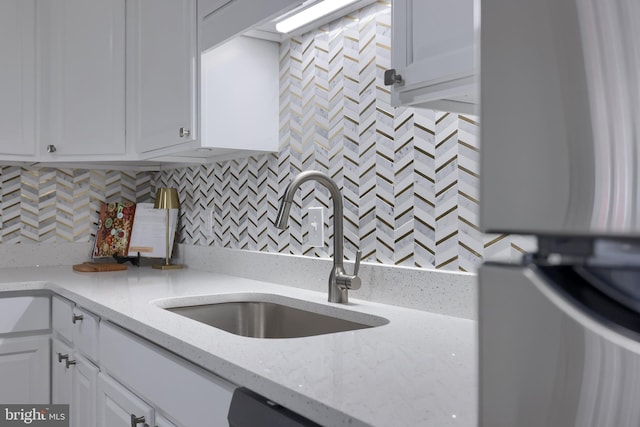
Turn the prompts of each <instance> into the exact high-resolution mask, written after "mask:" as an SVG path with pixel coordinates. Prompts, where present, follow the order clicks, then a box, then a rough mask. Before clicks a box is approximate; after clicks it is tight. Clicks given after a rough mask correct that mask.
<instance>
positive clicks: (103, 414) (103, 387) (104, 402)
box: [97, 373, 153, 427]
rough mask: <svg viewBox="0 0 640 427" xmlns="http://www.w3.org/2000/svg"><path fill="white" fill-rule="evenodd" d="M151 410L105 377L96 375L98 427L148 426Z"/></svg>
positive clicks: (150, 421)
mask: <svg viewBox="0 0 640 427" xmlns="http://www.w3.org/2000/svg"><path fill="white" fill-rule="evenodd" d="M152 423H153V408H151V406H149V405H147V404H146V403H145V402H144V401H143V400H142V399H140V398H139V397H137V396H136V395H134V394H133V393H131V392H130V391H129V390H127V389H126V388H124V387H123V386H122V385H120V384H118V383H117V382H116V381H114V380H113V379H111V378H109V377H108V376H107V375H105V374H103V373H100V374H99V375H98V423H97V426H98V427H132V426H136V425H139V426H150V425H152Z"/></svg>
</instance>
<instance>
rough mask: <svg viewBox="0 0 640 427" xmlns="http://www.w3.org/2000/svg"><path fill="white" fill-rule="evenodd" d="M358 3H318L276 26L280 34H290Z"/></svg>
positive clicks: (333, 0)
mask: <svg viewBox="0 0 640 427" xmlns="http://www.w3.org/2000/svg"><path fill="white" fill-rule="evenodd" d="M356 1H357V0H323V1H321V2H320V3H316V4H314V5H313V6H311V7H308V8H306V9H304V10H302V11H300V12H298V13H296V14H295V15H291V16H290V17H288V18H287V19H285V20H283V21H280V22H278V23H277V24H276V30H277V31H278V32H280V33H289V32H291V31H293V30H295V29H296V28H300V27H302V26H303V25H307V24H308V23H310V22H313V21H315V20H316V19H318V18H322V17H323V16H325V15H328V14H330V13H332V12H335V11H336V10H338V9H341V8H343V7H345V6H348V5H349V4H351V3H354V2H356Z"/></svg>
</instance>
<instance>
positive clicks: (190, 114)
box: [127, 0, 198, 157]
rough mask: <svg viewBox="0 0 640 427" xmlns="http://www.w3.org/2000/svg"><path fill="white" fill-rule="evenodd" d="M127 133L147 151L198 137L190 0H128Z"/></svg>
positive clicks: (195, 55) (193, 9) (193, 12)
mask: <svg viewBox="0 0 640 427" xmlns="http://www.w3.org/2000/svg"><path fill="white" fill-rule="evenodd" d="M127 7H128V9H127V63H128V70H127V111H128V113H127V118H128V125H127V133H128V135H129V141H130V142H131V143H132V144H134V145H135V147H136V151H138V152H139V153H142V154H143V156H145V157H148V156H149V153H152V152H154V151H157V150H161V149H164V148H168V147H176V146H181V145H185V144H188V143H190V142H193V141H195V140H196V139H197V136H198V127H197V66H198V50H197V30H196V2H195V0H131V1H128V2H127Z"/></svg>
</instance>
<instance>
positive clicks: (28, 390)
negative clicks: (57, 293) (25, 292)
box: [0, 296, 51, 404]
mask: <svg viewBox="0 0 640 427" xmlns="http://www.w3.org/2000/svg"><path fill="white" fill-rule="evenodd" d="M49 306H50V303H49V297H47V296H35V297H34V296H16V297H7V298H0V403H3V404H9V403H49V400H50V398H51V395H50V391H49V380H50V364H49V348H50V347H49V345H50V344H49V325H50V323H49V318H50V311H49ZM21 335H22V336H21Z"/></svg>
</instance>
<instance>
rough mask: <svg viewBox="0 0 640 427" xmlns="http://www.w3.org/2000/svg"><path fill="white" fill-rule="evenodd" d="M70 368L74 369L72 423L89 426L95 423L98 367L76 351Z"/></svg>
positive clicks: (83, 426) (80, 426)
mask: <svg viewBox="0 0 640 427" xmlns="http://www.w3.org/2000/svg"><path fill="white" fill-rule="evenodd" d="M69 363H73V364H72V365H71V366H70V369H72V370H73V391H72V393H71V396H72V400H71V405H72V406H71V407H70V408H69V410H70V412H71V420H72V421H71V425H72V426H73V427H88V426H93V425H95V420H96V411H97V395H98V394H97V393H98V367H97V366H95V365H94V364H93V363H91V362H90V361H89V360H87V359H85V358H84V357H82V356H81V355H80V354H78V353H75V354H74V355H73V359H72V360H70V361H69Z"/></svg>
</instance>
